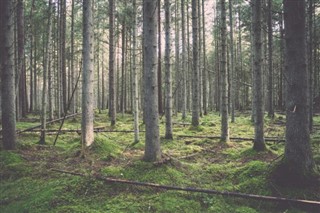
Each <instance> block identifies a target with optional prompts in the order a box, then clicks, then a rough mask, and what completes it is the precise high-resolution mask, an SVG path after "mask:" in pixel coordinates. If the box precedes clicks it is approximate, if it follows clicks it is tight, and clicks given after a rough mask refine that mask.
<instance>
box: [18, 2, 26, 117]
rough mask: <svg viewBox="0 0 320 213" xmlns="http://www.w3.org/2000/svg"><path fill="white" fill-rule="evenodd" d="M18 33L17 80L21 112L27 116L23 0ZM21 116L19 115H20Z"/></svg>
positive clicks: (19, 11) (20, 6)
mask: <svg viewBox="0 0 320 213" xmlns="http://www.w3.org/2000/svg"><path fill="white" fill-rule="evenodd" d="M17 33H18V35H17V36H18V37H17V39H18V58H17V60H18V74H17V77H18V78H17V81H19V85H18V87H19V114H20V116H21V117H26V115H27V111H28V106H27V88H26V87H27V85H26V67H25V55H24V48H25V47H24V46H25V45H24V44H25V36H24V5H23V0H18V2H17ZM20 116H19V117H20Z"/></svg>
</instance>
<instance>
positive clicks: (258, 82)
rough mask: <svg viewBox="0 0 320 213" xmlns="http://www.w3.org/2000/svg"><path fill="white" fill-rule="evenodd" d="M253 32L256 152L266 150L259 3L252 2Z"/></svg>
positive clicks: (256, 1)
mask: <svg viewBox="0 0 320 213" xmlns="http://www.w3.org/2000/svg"><path fill="white" fill-rule="evenodd" d="M252 30H253V82H254V84H253V105H254V109H255V112H254V133H255V139H254V145H253V149H254V150H256V151H263V150H265V149H266V147H265V144H264V135H263V134H264V131H263V128H264V110H263V84H262V64H261V61H262V57H261V56H262V49H261V48H262V42H261V1H260V0H254V1H253V11H252Z"/></svg>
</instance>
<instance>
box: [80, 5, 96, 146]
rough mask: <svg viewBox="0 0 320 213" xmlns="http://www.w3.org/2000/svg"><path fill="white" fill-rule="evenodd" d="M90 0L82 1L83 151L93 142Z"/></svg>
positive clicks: (91, 19)
mask: <svg viewBox="0 0 320 213" xmlns="http://www.w3.org/2000/svg"><path fill="white" fill-rule="evenodd" d="M92 16H93V15H92V0H84V1H83V44H82V45H83V69H82V121H81V140H82V147H83V150H84V149H85V147H88V146H90V145H91V144H92V143H93V141H94V132H93V116H94V104H93V103H94V100H93V80H94V71H93V70H94V69H93V18H92Z"/></svg>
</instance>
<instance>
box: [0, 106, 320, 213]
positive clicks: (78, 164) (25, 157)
mask: <svg viewBox="0 0 320 213" xmlns="http://www.w3.org/2000/svg"><path fill="white" fill-rule="evenodd" d="M180 117H181V115H180V114H178V116H177V117H174V120H175V122H177V123H178V124H175V125H174V130H173V132H174V139H173V140H172V141H170V140H165V139H161V148H162V153H163V155H164V156H166V157H168V156H169V157H170V160H169V161H165V162H162V163H158V164H153V163H146V162H143V161H142V160H141V159H142V156H143V151H144V133H143V132H141V133H140V137H141V138H140V142H139V143H138V144H136V145H134V146H133V147H131V146H130V144H132V142H133V133H119V132H112V133H111V132H106V133H96V134H95V143H94V145H93V146H92V147H91V149H90V150H89V152H88V153H87V155H86V156H85V158H83V156H82V155H81V144H80V136H79V135H78V134H77V133H65V134H61V135H60V136H59V139H58V141H57V144H56V146H52V144H53V141H54V138H55V135H54V134H50V135H48V136H47V144H46V145H44V146H43V145H42V146H41V145H38V141H39V134H38V133H23V134H21V135H19V138H18V140H19V146H18V147H19V148H18V150H17V151H0V178H1V179H0V210H1V212H10V213H11V212H117V213H118V212H239V213H242V212H243V213H244V212H245V213H250V212H303V210H301V209H295V208H293V207H290V206H289V207H288V206H286V207H284V206H280V205H278V204H276V203H266V202H261V201H252V200H247V199H240V198H231V197H224V196H217V195H207V194H201V193H187V192H177V191H166V190H159V189H151V188H146V187H141V186H129V185H122V184H107V183H104V182H101V181H97V180H94V179H90V178H83V177H77V176H72V175H66V174H60V173H56V172H53V171H51V168H56V169H62V170H69V171H76V172H81V173H84V174H91V173H99V174H102V175H104V176H107V177H113V178H121V179H128V180H135V181H141V182H152V183H158V184H164V185H175V186H181V187H197V188H205V189H215V190H221V191H225V190H227V191H235V192H242V193H252V194H259V195H272V196H281V197H290V198H303V199H310V200H320V193H319V191H320V187H319V186H317V187H312V188H303V189H301V188H289V189H288V188H281V187H278V186H275V185H273V184H272V183H271V182H270V180H269V179H268V174H269V172H270V168H271V167H272V165H273V164H274V163H275V162H276V161H277V159H279V156H280V155H281V154H282V153H283V149H284V144H283V143H269V142H268V143H267V147H268V150H267V151H265V152H261V153H258V152H255V151H253V150H252V142H250V141H241V140H238V141H231V142H228V143H226V144H224V143H221V142H219V140H211V139H206V138H183V137H179V136H181V135H197V136H206V135H207V136H219V134H220V118H219V116H218V114H215V113H212V114H209V115H208V116H205V117H203V118H202V119H201V127H199V128H191V127H190V126H189V125H182V124H181V123H182V122H190V121H191V117H190V116H189V117H187V119H186V120H185V121H182V120H181V119H180ZM31 120H32V121H33V122H30V121H31ZM36 120H37V117H36V116H34V115H32V116H31V117H30V118H29V119H28V120H26V121H24V122H20V123H18V125H17V126H18V128H19V129H24V128H27V127H30V126H35V125H37V124H38V123H36V122H35V121H36ZM314 120H315V124H316V125H319V124H320V118H319V116H318V117H315V119H314ZM132 123H133V118H132V115H128V114H125V115H121V114H119V116H118V120H117V125H116V127H113V128H111V127H110V122H109V120H108V117H107V112H105V111H103V112H102V114H98V113H96V117H95V127H103V128H104V129H106V130H132V129H133V124H132ZM160 123H161V125H160V133H161V136H163V135H164V118H162V120H161V122H160ZM265 124H266V126H265V135H266V137H279V138H282V137H283V136H284V125H283V124H284V116H283V115H276V117H275V118H274V119H273V120H270V119H268V118H266V120H265ZM49 128H50V129H58V128H59V124H58V123H57V124H53V125H49ZM63 129H80V117H76V118H74V119H70V120H67V121H66V123H65V125H64V126H63ZM141 129H142V130H143V129H144V126H143V125H142V124H141ZM230 134H231V137H245V138H249V137H253V126H252V123H251V121H250V116H249V115H243V114H240V115H237V117H236V122H235V123H230ZM319 140H320V129H319V127H318V126H316V128H315V130H314V132H313V133H312V146H313V152H314V159H315V162H316V166H317V168H320V157H319V156H320V148H319V147H320V146H319Z"/></svg>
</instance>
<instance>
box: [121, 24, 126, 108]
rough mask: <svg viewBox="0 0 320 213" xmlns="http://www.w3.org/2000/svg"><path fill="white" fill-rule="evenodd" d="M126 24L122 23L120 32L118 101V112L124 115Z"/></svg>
mask: <svg viewBox="0 0 320 213" xmlns="http://www.w3.org/2000/svg"><path fill="white" fill-rule="evenodd" d="M125 41H126V23H125V21H123V23H122V30H121V42H122V44H121V46H122V51H121V54H122V57H121V99H120V110H121V113H122V114H124V112H125V107H124V106H125V101H126V100H125V84H126V78H125V70H126V57H125V56H126V42H125Z"/></svg>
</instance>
